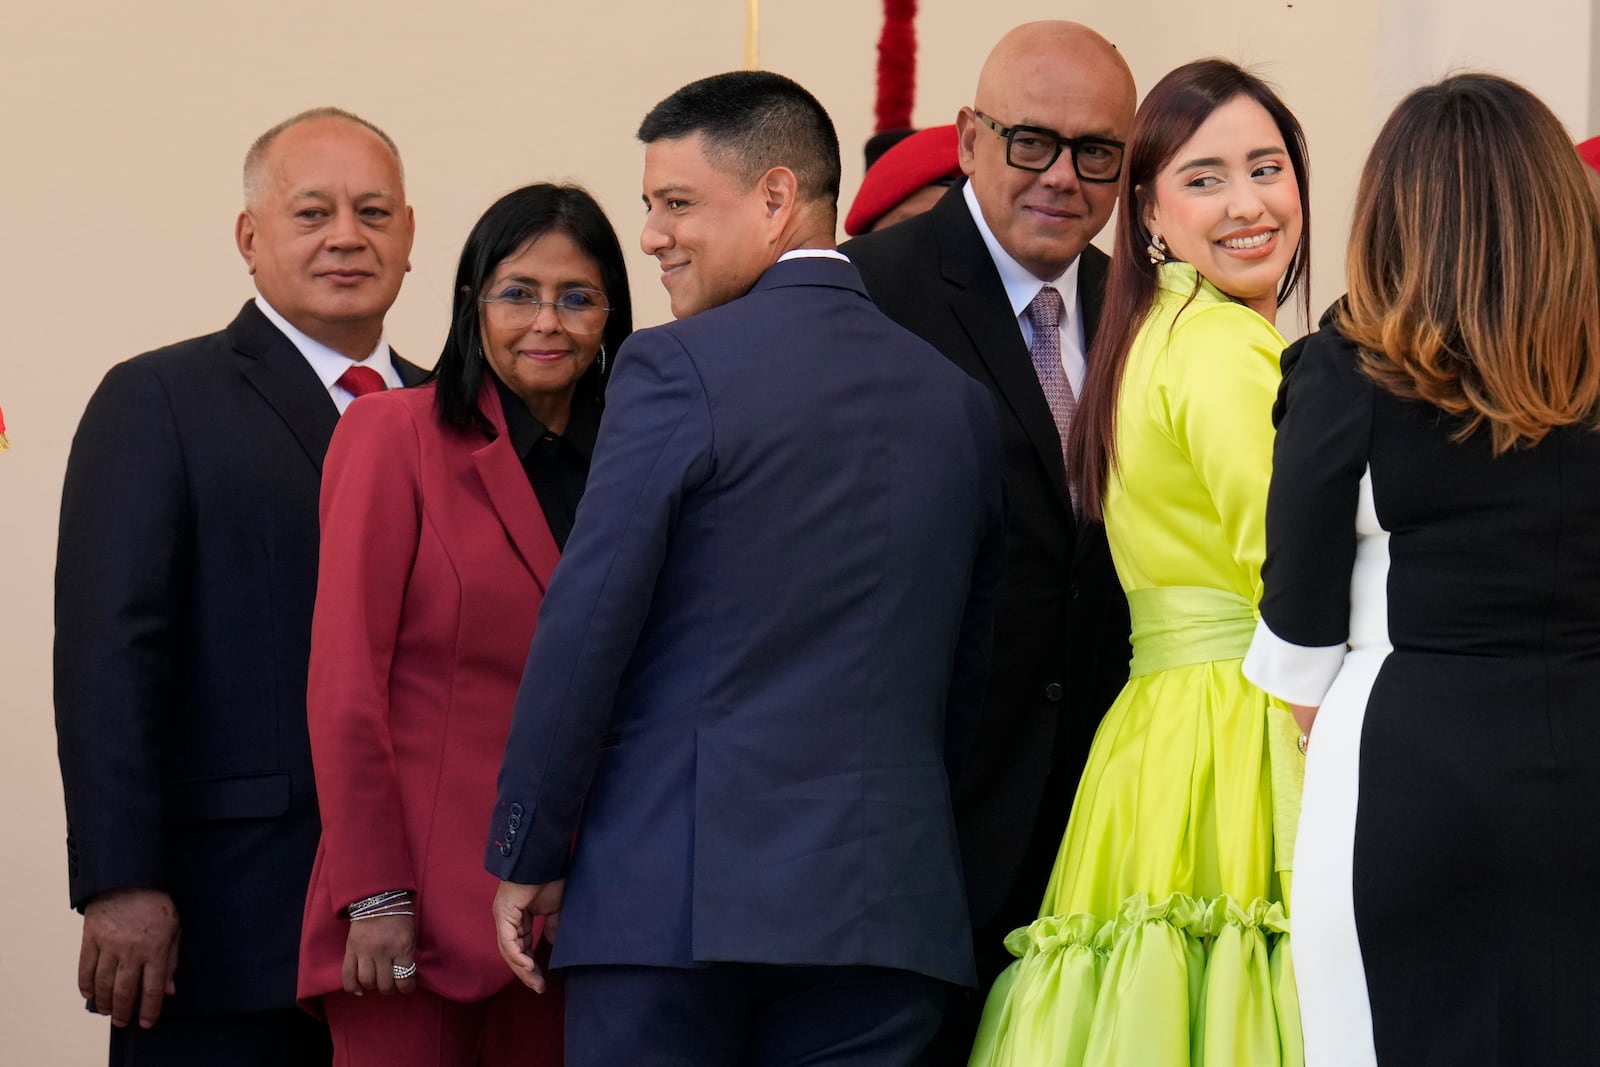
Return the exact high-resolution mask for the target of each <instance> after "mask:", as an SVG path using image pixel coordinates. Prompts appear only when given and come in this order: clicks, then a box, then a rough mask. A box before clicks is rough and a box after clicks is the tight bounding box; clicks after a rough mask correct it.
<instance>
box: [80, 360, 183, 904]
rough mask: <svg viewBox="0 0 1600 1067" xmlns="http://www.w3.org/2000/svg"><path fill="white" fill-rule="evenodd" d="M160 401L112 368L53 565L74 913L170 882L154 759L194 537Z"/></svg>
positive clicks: (159, 395)
mask: <svg viewBox="0 0 1600 1067" xmlns="http://www.w3.org/2000/svg"><path fill="white" fill-rule="evenodd" d="M169 405H170V401H169V398H168V396H167V394H166V391H165V389H164V388H163V385H162V382H161V381H160V379H159V377H158V376H157V375H156V374H155V373H154V372H153V370H152V369H151V368H150V367H149V366H148V365H143V364H140V363H138V362H133V363H124V364H122V365H120V366H118V367H115V368H113V369H112V371H111V372H110V373H109V374H108V375H107V376H106V378H105V380H104V381H103V382H102V383H101V385H100V387H99V389H97V390H96V392H95V394H94V396H93V397H92V399H91V400H90V401H89V406H88V409H87V411H86V412H85V413H84V416H83V420H82V422H81V423H80V424H79V427H78V432H77V435H76V436H75V437H74V438H73V442H72V450H71V454H70V456H69V458H68V460H67V474H66V484H65V488H64V490H63V493H62V500H61V527H60V540H59V548H58V553H57V558H56V607H55V621H56V643H55V692H56V735H57V744H58V749H59V754H60V759H61V776H62V783H63V786H64V787H65V794H66V805H67V850H68V877H69V887H70V891H71V898H72V904H73V906H74V907H77V908H82V907H83V906H84V905H85V904H86V903H88V902H89V901H90V900H91V899H93V898H94V897H95V896H97V895H98V894H100V893H103V892H106V891H107V890H111V889H117V888H123V887H130V886H143V887H155V888H162V887H164V886H165V885H166V882H167V879H168V871H167V864H168V852H169V849H168V842H167V841H166V840H165V829H164V828H165V827H166V826H167V825H168V820H167V818H166V813H165V810H164V805H165V803H166V801H167V798H166V797H165V796H164V792H165V791H164V789H163V761H164V760H165V759H166V754H167V752H168V751H169V746H168V743H167V733H168V726H169V722H170V717H171V711H172V709H173V705H174V700H175V698H176V695H175V694H174V693H173V692H172V684H173V679H174V678H175V677H176V675H177V671H176V670H175V668H174V662H175V659H176V657H177V655H178V645H179V642H180V641H181V640H182V639H183V636H184V635H183V632H182V631H183V611H182V604H183V602H184V599H185V597H186V595H187V589H188V584H189V583H188V574H187V573H186V568H185V564H184V561H185V560H187V559H189V558H190V552H189V550H188V548H187V547H186V540H187V538H188V536H189V531H190V529H191V528H192V526H191V523H190V522H189V520H188V517H187V510H188V507H189V502H188V494H187V490H186V482H185V475H184V455H183V452H182V449H181V446H180V442H179V437H178V433H177V427H176V423H175V421H174V418H173V414H172V411H171V408H170V406H169Z"/></svg>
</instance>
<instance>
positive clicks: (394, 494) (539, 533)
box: [299, 378, 558, 1002]
mask: <svg viewBox="0 0 1600 1067" xmlns="http://www.w3.org/2000/svg"><path fill="white" fill-rule="evenodd" d="M478 403H479V406H480V407H481V408H482V409H483V411H484V413H485V414H486V415H488V417H489V420H490V421H491V422H492V423H494V425H495V428H496V429H497V430H498V431H499V434H498V436H496V437H495V438H494V439H493V440H490V441H486V440H485V439H484V436H483V435H482V434H481V433H479V432H477V431H458V430H452V429H447V428H445V427H444V426H443V425H442V424H441V423H440V422H439V419H438V416H437V415H436V414H435V412H434V387H433V386H431V385H427V386H422V387H420V388H415V389H404V390H395V391H393V392H387V393H379V394H375V395H372V396H368V397H363V398H362V399H360V400H358V401H356V402H355V403H354V404H352V405H351V406H350V409H349V411H348V412H347V413H346V414H345V416H344V417H343V418H342V419H340V420H339V426H338V429H337V430H336V431H335V432H334V435H333V443H332V444H331V445H330V446H329V449H328V458H327V462H326V465H325V468H324V473H323V479H322V501H321V516H322V550H321V559H320V566H319V571H318V579H317V604H316V613H315V615H314V617H313V620H312V625H311V670H310V684H309V687H308V690H307V697H306V710H307V715H308V717H309V720H310V728H311V753H312V760H313V763H314V766H315V769H316V781H317V799H318V801H319V803H320V805H321V808H322V841H321V843H320V844H319V845H318V847H317V858H316V866H315V867H314V868H313V870H312V873H311V886H310V890H309V893H308V895H307V898H306V911H305V925H304V929H303V931H302V934H301V942H300V982H299V996H300V997H301V998H302V999H306V998H314V997H318V996H321V995H322V994H325V993H331V992H334V991H337V990H338V989H340V987H341V986H340V969H341V966H342V963H343V960H344V950H345V937H346V933H347V931H348V924H347V923H346V922H345V921H344V920H343V919H341V918H339V913H340V911H341V910H342V909H343V908H344V907H345V906H346V905H348V904H349V903H350V902H351V901H355V900H360V899H362V898H363V897H367V896H370V895H372V894H374V893H378V892H382V891H384V890H388V889H410V890H413V891H414V892H415V894H416V900H417V915H416V923H417V956H416V962H417V981H418V982H419V983H420V984H421V985H422V986H423V987H424V988H426V989H429V990H432V991H433V992H435V993H437V994H439V995H440V996H443V997H446V998H448V999H450V1000H456V1001H463V1002H467V1001H475V1000H481V999H483V998H485V997H488V996H491V995H493V994H494V993H495V992H497V991H498V990H500V989H501V988H503V987H504V986H505V985H506V984H507V983H508V982H510V981H512V975H511V972H510V971H509V970H508V969H507V968H506V965H505V963H503V962H502V961H501V959H500V954H499V952H498V951H497V949H496V947H495V935H494V927H493V922H492V920H491V918H490V913H489V906H490V901H491V900H492V899H493V897H494V891H495V887H496V884H497V883H496V881H495V879H494V877H493V876H492V875H490V874H489V873H488V872H487V871H485V870H484V869H483V847H484V845H483V842H484V827H486V826H488V825H489V821H490V816H491V814H492V812H493V809H494V803H495V774H496V772H497V770H498V769H499V766H500V759H501V756H502V754H503V752H504V749H505V740H506V732H507V729H508V728H509V725H510V722H511V706H512V703H513V700H514V698H515V696H516V692H517V685H518V683H519V682H520V681H521V678H522V668H523V663H524V661H525V660H526V659H527V655H528V643H529V642H530V641H531V640H532V638H533V630H534V622H535V620H536V618H537V616H538V613H539V603H540V599H541V598H542V597H543V595H544V589H545V585H546V583H547V582H548V581H549V579H550V572H551V571H552V570H553V569H554V568H555V565H556V560H557V558H558V551H557V548H556V543H555V540H554V538H552V537H551V535H550V530H549V527H548V526H546V525H545V521H544V515H543V512H542V511H541V510H540V508H539V502H538V498H537V497H536V496H535V495H534V492H533V489H532V487H531V486H530V485H529V484H528V478H527V475H526V474H525V473H524V472H523V468H522V463H521V461H520V460H519V459H518V458H517V454H516V452H515V451H514V450H513V448H512V447H511V439H510V437H509V436H508V435H507V433H506V422H505V415H504V413H503V412H502V409H501V407H500V398H499V395H498V393H497V391H496V390H495V389H494V387H493V382H491V381H488V380H487V378H486V380H485V383H484V388H483V389H482V391H481V392H480V393H479V396H478Z"/></svg>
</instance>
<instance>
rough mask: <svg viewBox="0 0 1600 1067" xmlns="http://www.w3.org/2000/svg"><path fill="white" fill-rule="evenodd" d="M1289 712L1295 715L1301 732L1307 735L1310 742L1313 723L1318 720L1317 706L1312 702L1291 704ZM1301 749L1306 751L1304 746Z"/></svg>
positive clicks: (1306, 737)
mask: <svg viewBox="0 0 1600 1067" xmlns="http://www.w3.org/2000/svg"><path fill="white" fill-rule="evenodd" d="M1289 714H1291V715H1293V716H1294V721H1295V723H1296V725H1298V726H1299V727H1300V733H1301V734H1302V735H1303V736H1304V737H1305V739H1306V741H1307V742H1309V741H1310V738H1311V724H1312V723H1314V722H1316V721H1317V709H1316V707H1314V706H1313V705H1310V704H1290V705H1289ZM1300 751H1302V752H1304V751H1305V747H1304V746H1302V748H1301V749H1300Z"/></svg>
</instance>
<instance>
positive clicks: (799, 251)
mask: <svg viewBox="0 0 1600 1067" xmlns="http://www.w3.org/2000/svg"><path fill="white" fill-rule="evenodd" d="M789 259H841V260H843V261H844V262H846V263H848V262H850V257H849V256H847V255H845V254H844V253H843V252H841V251H839V250H838V249H837V248H791V249H789V251H787V252H785V253H784V254H783V255H781V256H779V257H778V262H779V263H782V262H784V261H785V260H789Z"/></svg>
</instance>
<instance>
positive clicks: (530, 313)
mask: <svg viewBox="0 0 1600 1067" xmlns="http://www.w3.org/2000/svg"><path fill="white" fill-rule="evenodd" d="M478 302H479V303H481V304H487V305H488V307H489V310H490V311H492V312H494V314H495V316H496V317H497V318H499V319H500V320H502V321H503V322H504V323H505V324H506V325H507V326H510V327H513V328H514V327H517V326H526V325H527V324H528V323H530V322H532V321H533V320H534V319H536V318H538V317H539V309H540V308H541V307H546V306H548V307H550V308H551V309H553V310H554V311H555V313H556V318H557V319H559V320H560V322H561V325H562V326H564V327H565V328H567V329H568V330H571V331H572V332H574V333H595V332H597V331H599V330H601V329H604V328H605V324H606V316H607V315H608V314H610V312H611V308H610V307H608V306H607V305H606V294H604V293H602V292H601V291H600V290H598V289H568V290H567V291H566V292H564V293H562V294H561V295H560V296H558V297H556V299H554V300H540V299H539V294H538V293H536V292H534V291H533V290H532V289H530V288H529V287H528V286H526V285H522V284H520V283H513V284H511V285H507V286H504V287H502V288H501V289H500V291H499V292H495V293H490V294H489V295H488V296H480V297H478Z"/></svg>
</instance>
